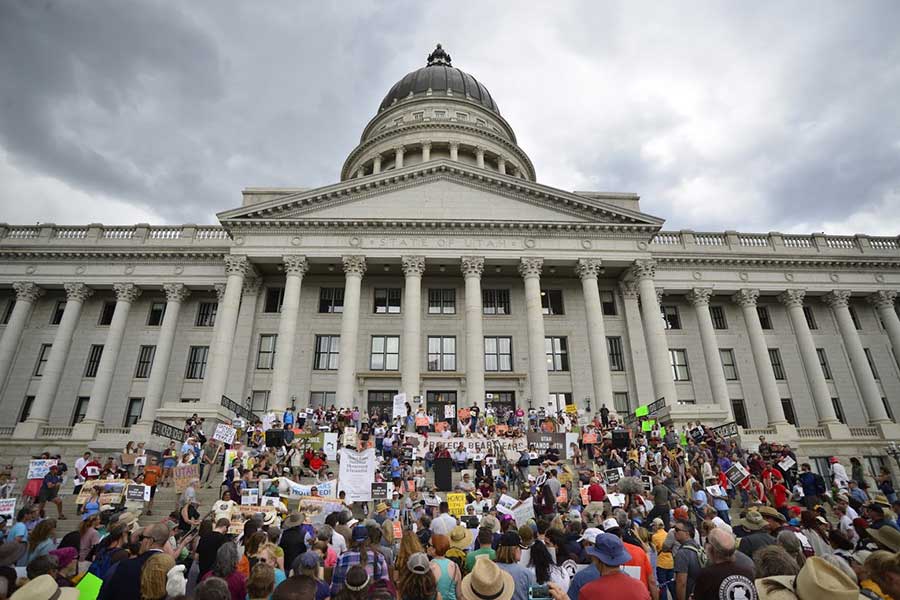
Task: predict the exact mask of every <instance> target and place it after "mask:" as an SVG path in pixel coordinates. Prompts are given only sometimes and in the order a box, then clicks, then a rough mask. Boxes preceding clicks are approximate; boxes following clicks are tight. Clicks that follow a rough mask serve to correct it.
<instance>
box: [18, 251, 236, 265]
mask: <svg viewBox="0 0 900 600" xmlns="http://www.w3.org/2000/svg"><path fill="white" fill-rule="evenodd" d="M225 250H227V249H226V248H221V249H219V248H217V249H210V250H202V249H196V248H192V249H185V250H173V249H166V250H160V251H152V250H135V251H131V252H129V251H126V250H110V251H107V250H83V249H82V250H80V249H78V248H73V249H69V248H59V249H53V250H49V249H48V250H41V249H36V248H30V249H18V250H17V249H7V248H4V249H2V250H0V260H42V261H68V260H111V261H118V260H127V261H150V262H157V261H165V260H174V261H180V262H184V261H191V262H214V263H217V264H218V263H221V262H222V260H224V257H225V256H226V255H227V254H228V253H227V252H226V251H225Z"/></svg>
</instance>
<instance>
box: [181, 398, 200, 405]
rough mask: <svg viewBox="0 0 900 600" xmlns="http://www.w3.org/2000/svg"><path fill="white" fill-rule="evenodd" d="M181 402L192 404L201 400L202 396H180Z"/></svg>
mask: <svg viewBox="0 0 900 600" xmlns="http://www.w3.org/2000/svg"><path fill="white" fill-rule="evenodd" d="M179 402H181V403H182V404H190V403H192V402H200V398H180V399H179Z"/></svg>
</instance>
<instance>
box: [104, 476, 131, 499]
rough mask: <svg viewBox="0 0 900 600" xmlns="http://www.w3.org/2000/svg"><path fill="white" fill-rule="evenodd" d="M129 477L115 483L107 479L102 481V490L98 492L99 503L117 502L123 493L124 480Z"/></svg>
mask: <svg viewBox="0 0 900 600" xmlns="http://www.w3.org/2000/svg"><path fill="white" fill-rule="evenodd" d="M130 481H131V480H130V479H123V480H119V481H116V482H115V483H113V482H110V481H109V480H107V481H105V482H103V491H102V492H101V493H100V504H101V505H102V504H119V503H120V502H122V497H123V496H124V495H125V486H126V484H127V483H126V482H130Z"/></svg>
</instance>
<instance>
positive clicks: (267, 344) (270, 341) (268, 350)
mask: <svg viewBox="0 0 900 600" xmlns="http://www.w3.org/2000/svg"><path fill="white" fill-rule="evenodd" d="M277 340H278V335H277V334H274V333H264V334H261V335H260V336H259V352H258V353H257V354H256V368H257V369H271V368H272V367H274V366H275V342H276V341H277Z"/></svg>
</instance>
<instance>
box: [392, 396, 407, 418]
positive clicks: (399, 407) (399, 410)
mask: <svg viewBox="0 0 900 600" xmlns="http://www.w3.org/2000/svg"><path fill="white" fill-rule="evenodd" d="M405 416H406V394H402V393H401V394H394V406H393V409H392V410H391V418H392V419H396V418H398V417H399V418H401V419H402V418H403V417H405Z"/></svg>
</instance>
